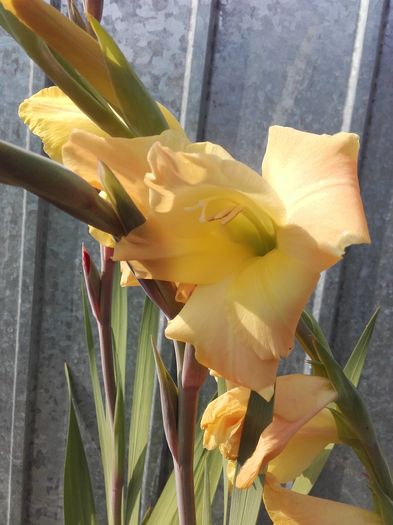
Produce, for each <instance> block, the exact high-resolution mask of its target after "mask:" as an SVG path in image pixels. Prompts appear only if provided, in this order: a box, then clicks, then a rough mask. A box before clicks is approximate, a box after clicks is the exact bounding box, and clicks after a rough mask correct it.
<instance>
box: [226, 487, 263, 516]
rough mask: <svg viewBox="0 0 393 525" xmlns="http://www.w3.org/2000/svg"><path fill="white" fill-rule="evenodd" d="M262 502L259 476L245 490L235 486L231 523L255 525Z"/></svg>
mask: <svg viewBox="0 0 393 525" xmlns="http://www.w3.org/2000/svg"><path fill="white" fill-rule="evenodd" d="M261 503H262V483H261V482H260V480H259V478H257V479H256V480H255V481H254V484H253V485H252V486H251V487H250V488H249V489H245V490H243V489H242V490H240V489H237V488H236V487H234V488H233V491H232V498H231V508H230V514H229V525H255V523H256V522H257V519H258V514H259V509H260V507H261Z"/></svg>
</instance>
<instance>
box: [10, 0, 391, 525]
mask: <svg viewBox="0 0 393 525" xmlns="http://www.w3.org/2000/svg"><path fill="white" fill-rule="evenodd" d="M104 24H105V26H106V27H107V28H108V29H109V30H110V32H111V33H112V35H114V36H115V38H116V40H117V41H118V42H119V44H120V45H121V47H122V49H123V50H124V51H125V53H126V54H127V56H128V58H129V59H130V60H131V61H132V62H133V64H134V65H135V67H136V69H137V71H138V73H139V74H140V75H141V77H142V79H143V81H144V82H145V83H146V85H147V86H148V88H149V89H150V90H151V92H152V93H153V94H154V96H155V97H156V98H157V99H158V100H160V101H162V102H163V103H165V105H167V106H168V107H170V108H171V109H172V110H173V111H174V112H175V114H176V115H178V116H179V117H180V119H181V121H182V123H183V124H184V126H185V127H186V129H187V131H188V132H189V134H190V137H191V138H193V139H195V138H198V139H209V140H212V141H214V142H219V143H220V144H222V145H223V146H224V147H226V148H228V149H229V150H230V151H231V153H232V154H233V155H234V156H236V157H237V158H239V159H240V160H242V161H245V162H246V163H248V164H250V165H251V166H253V167H255V168H259V166H260V163H261V159H262V155H263V151H264V146H265V142H266V134H267V129H268V127H269V126H270V125H271V124H272V123H276V124H284V125H290V126H293V127H297V128H300V129H305V130H309V131H314V132H335V131H338V130H340V129H344V130H349V129H350V130H352V131H355V132H358V133H360V135H361V137H362V154H361V170H360V171H361V172H360V177H361V186H362V193H363V197H364V202H365V207H366V213H367V216H368V221H369V225H370V230H371V236H372V240H373V244H372V245H371V246H370V247H369V246H360V247H354V248H351V249H350V250H348V254H347V256H346V258H345V260H344V261H343V262H342V263H341V264H340V265H338V266H337V267H336V268H334V269H333V270H331V271H330V272H328V274H327V275H326V276H325V278H324V280H323V281H322V285H320V286H319V288H318V290H317V293H316V296H315V300H314V304H313V307H314V313H315V314H316V315H317V316H318V317H319V318H320V320H321V322H322V325H323V327H324V328H325V330H326V331H327V333H328V335H329V338H330V340H331V342H332V343H333V345H334V349H335V352H336V354H337V356H338V358H339V359H340V361H344V360H345V358H346V357H347V356H348V352H349V351H350V349H351V347H352V346H353V344H354V342H355V340H356V337H357V336H358V334H359V333H360V331H361V329H362V327H363V325H364V324H365V322H366V321H367V319H368V317H369V316H370V315H371V313H372V311H373V309H374V307H375V306H376V305H377V304H380V305H381V306H382V311H381V315H380V318H379V321H378V325H377V330H376V335H375V337H374V340H373V343H372V345H371V348H370V353H369V359H368V363H367V366H366V369H365V372H364V376H363V380H362V383H361V387H360V388H361V391H362V393H363V394H364V395H365V397H366V398H367V399H368V403H369V406H370V408H371V411H372V414H373V417H374V420H375V424H376V427H377V430H378V434H379V435H380V437H381V440H382V443H383V446H384V449H385V450H386V453H387V455H388V457H389V458H390V460H393V445H392V439H391V434H392V430H393V408H392V404H391V399H392V398H393V386H392V381H391V374H392V372H391V370H392V366H393V356H392V349H391V341H392V339H393V323H392V320H393V318H392V316H393V284H392V282H393V281H392V265H391V261H392V256H393V242H392V234H393V231H392V229H393V220H392V217H391V213H392V198H393V196H392V183H391V182H392V168H393V144H392V142H393V137H392V108H393V59H392V56H393V55H392V52H393V10H392V9H391V8H390V6H389V2H388V1H387V0H345V1H342V0H330V1H329V2H327V1H326V0H221V1H214V0H148V1H144V0H134V1H128V0H107V2H106V7H105V16H104ZM59 37H61V35H59ZM0 64H1V75H0V92H1V94H2V96H1V98H0V115H1V118H0V138H1V139H6V140H9V141H10V142H13V143H15V144H19V145H21V146H26V147H28V148H31V149H33V150H36V151H39V148H40V146H39V144H38V142H37V141H36V139H34V138H32V137H31V136H30V135H29V134H28V133H27V132H26V129H25V127H24V126H23V124H22V123H20V122H19V121H18V119H17V107H18V104H19V102H20V101H21V100H23V99H24V98H25V97H27V96H29V95H30V94H32V93H34V92H35V91H37V90H38V89H39V88H41V87H43V86H44V83H45V79H44V78H43V76H42V74H41V73H40V72H39V71H38V70H37V69H36V68H35V67H34V66H32V64H31V63H30V62H29V61H28V60H27V58H26V57H25V56H24V54H23V52H22V51H21V50H19V49H18V47H17V46H16V44H15V43H14V42H13V41H12V40H11V39H10V38H9V37H8V36H7V35H5V34H4V33H1V34H0ZM0 210H1V223H0V246H1V254H2V255H1V257H0V334H1V363H2V365H1V367H0V421H1V426H0V523H1V524H5V525H22V524H23V525H30V524H31V525H52V524H55V523H61V522H62V496H61V495H62V464H63V452H64V440H65V427H66V412H67V403H66V388H65V381H64V373H63V364H64V361H65V360H66V361H67V362H68V363H69V364H70V365H71V367H72V369H73V370H74V371H75V376H76V382H77V385H78V392H79V394H80V396H83V395H84V396H85V401H84V404H83V405H82V412H83V413H84V414H85V416H86V417H87V420H88V423H90V424H88V425H87V429H86V435H87V437H89V435H90V427H91V426H92V425H91V423H92V421H91V416H90V414H91V413H92V411H91V397H90V394H89V389H90V385H89V381H88V380H87V379H86V378H87V377H88V374H87V364H86V357H85V349H84V344H83V335H82V334H83V332H82V321H81V307H80V273H81V272H80V246H81V242H82V240H84V241H86V238H87V232H86V228H85V226H83V225H81V224H78V223H76V221H73V220H72V219H70V218H69V217H67V216H66V215H64V214H63V213H61V212H60V211H58V210H56V209H54V208H52V207H51V206H48V205H46V204H44V203H42V202H38V200H37V199H36V198H35V197H33V196H31V195H28V194H25V193H24V192H22V191H19V190H17V189H12V188H9V187H5V186H2V187H1V190H0ZM130 296H131V303H132V306H131V311H132V321H131V328H130V333H131V337H132V339H133V340H135V338H136V334H137V326H138V316H139V310H140V306H141V303H142V296H141V294H140V293H139V292H138V291H137V292H135V291H133V292H132V293H130ZM298 361H299V360H298ZM294 362H296V359H294ZM89 418H90V419H89ZM89 443H90V444H89V455H90V456H91V457H94V453H95V452H96V450H95V448H96V440H95V438H94V436H91V437H90V440H89ZM153 456H154V454H153ZM154 461H157V460H154ZM95 471H96V474H95V479H94V481H95V483H99V482H100V481H101V479H100V475H99V473H98V469H95ZM152 483H153V482H152ZM153 485H154V483H153ZM367 492H368V491H367V486H366V478H365V476H364V474H363V473H362V470H361V468H360V466H359V465H358V463H357V461H356V460H355V459H354V458H353V455H352V454H351V453H350V452H347V451H340V450H338V449H337V451H335V452H334V454H333V457H332V458H331V461H330V463H329V466H328V468H327V471H326V473H325V474H324V476H323V477H322V479H321V480H320V482H318V485H317V487H316V490H315V493H316V494H319V495H323V496H325V497H330V498H332V499H341V500H342V501H347V502H352V503H355V504H365V505H366V504H367V502H368V496H367Z"/></svg>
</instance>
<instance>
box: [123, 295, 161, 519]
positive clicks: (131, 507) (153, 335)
mask: <svg viewBox="0 0 393 525" xmlns="http://www.w3.org/2000/svg"><path fill="white" fill-rule="evenodd" d="M158 320H159V311H158V308H157V307H156V306H155V305H154V304H153V303H152V302H151V301H150V299H148V298H146V299H145V306H144V309H143V313H142V320H141V327H140V333H139V341H138V349H137V358H136V365H135V377H134V387H133V394H132V407H131V417H130V428H129V445H128V449H129V451H128V478H127V479H128V497H127V511H126V524H127V525H133V524H137V523H138V514H139V499H140V498H139V494H140V490H141V484H142V476H143V469H142V471H141V470H140V461H142V459H141V458H142V457H143V458H144V455H145V450H146V448H147V443H148V436H149V426H150V417H151V407H152V397H153V388H154V371H155V365H154V356H153V352H152V350H151V341H152V339H153V341H156V339H157V332H158ZM138 473H139V475H138ZM135 490H137V491H138V494H137V496H136V497H134V495H133V493H134V491H135ZM134 500H135V501H134Z"/></svg>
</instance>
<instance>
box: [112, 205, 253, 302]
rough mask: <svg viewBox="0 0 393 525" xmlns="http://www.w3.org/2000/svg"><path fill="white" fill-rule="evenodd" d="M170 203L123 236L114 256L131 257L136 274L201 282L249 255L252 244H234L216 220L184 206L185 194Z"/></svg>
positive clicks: (225, 272) (218, 275) (222, 273)
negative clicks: (164, 210) (203, 217)
mask: <svg viewBox="0 0 393 525" xmlns="http://www.w3.org/2000/svg"><path fill="white" fill-rule="evenodd" d="M183 197H184V198H183ZM176 202H177V206H175V207H174V208H173V210H172V212H171V213H162V214H151V215H150V216H149V217H148V218H147V221H146V222H145V223H144V224H143V225H142V226H140V227H138V228H135V229H134V230H133V231H131V232H130V233H129V234H128V235H127V237H123V238H122V239H121V240H120V242H119V243H118V244H117V246H116V248H115V253H114V258H115V259H116V260H129V261H132V266H133V268H134V270H135V272H136V275H137V276H138V277H139V278H154V279H160V280H164V281H172V282H182V283H189V284H200V283H203V284H207V283H214V282H216V281H217V280H219V279H221V278H222V277H225V276H226V275H228V274H230V273H231V272H233V271H234V270H236V269H237V268H238V267H239V265H241V264H242V263H243V262H244V261H245V260H247V259H249V258H250V256H252V249H253V248H252V246H251V247H249V246H247V245H246V244H242V243H239V242H238V241H237V239H236V238H233V235H232V231H231V230H228V229H226V228H224V227H222V225H221V223H220V222H219V221H212V222H210V221H200V220H199V216H200V210H199V209H198V208H196V209H188V210H187V211H184V208H187V205H188V204H189V203H190V200H189V199H188V195H184V196H181V195H178V196H177V201H176ZM191 202H193V201H191ZM191 208H192V207H191ZM194 293H195V292H193V294H194Z"/></svg>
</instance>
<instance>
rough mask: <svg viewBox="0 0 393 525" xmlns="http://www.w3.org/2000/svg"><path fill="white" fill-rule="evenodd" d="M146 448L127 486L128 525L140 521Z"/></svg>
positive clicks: (126, 520)
mask: <svg viewBox="0 0 393 525" xmlns="http://www.w3.org/2000/svg"><path fill="white" fill-rule="evenodd" d="M146 448H147V445H146V446H145V448H144V449H143V450H142V452H141V455H140V456H139V458H138V461H137V462H136V464H135V466H134V468H133V471H132V475H131V478H130V480H129V482H128V487H127V507H126V518H125V522H126V524H127V525H131V524H132V523H135V524H137V523H138V515H139V501H140V494H141V488H142V481H143V472H144V469H145V459H146Z"/></svg>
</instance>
